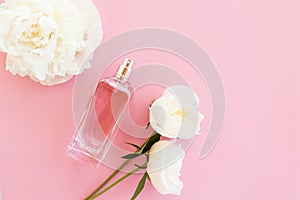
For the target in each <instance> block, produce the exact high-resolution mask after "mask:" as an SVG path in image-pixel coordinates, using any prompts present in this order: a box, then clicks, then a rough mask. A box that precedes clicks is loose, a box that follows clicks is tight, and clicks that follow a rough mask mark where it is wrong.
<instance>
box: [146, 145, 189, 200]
mask: <svg viewBox="0 0 300 200" xmlns="http://www.w3.org/2000/svg"><path fill="white" fill-rule="evenodd" d="M184 155H185V153H184V150H183V149H182V148H181V147H179V146H178V145H175V144H173V143H172V142H170V141H166V140H162V141H158V142H157V143H155V144H154V145H153V146H152V147H151V149H150V152H149V162H148V165H147V173H148V174H149V177H150V180H151V183H152V185H153V186H154V187H155V189H156V190H157V191H158V192H159V193H160V194H176V195H179V194H180V193H181V190H182V188H183V183H182V182H181V180H180V179H179V176H180V170H181V167H182V160H183V158H184Z"/></svg>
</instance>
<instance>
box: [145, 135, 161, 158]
mask: <svg viewBox="0 0 300 200" xmlns="http://www.w3.org/2000/svg"><path fill="white" fill-rule="evenodd" d="M159 140H160V135H159V134H158V133H156V132H155V134H153V135H152V136H151V137H150V138H148V140H147V142H146V143H145V145H143V147H142V153H145V152H147V151H149V150H150V148H151V147H152V145H153V144H154V143H156V142H157V141H159Z"/></svg>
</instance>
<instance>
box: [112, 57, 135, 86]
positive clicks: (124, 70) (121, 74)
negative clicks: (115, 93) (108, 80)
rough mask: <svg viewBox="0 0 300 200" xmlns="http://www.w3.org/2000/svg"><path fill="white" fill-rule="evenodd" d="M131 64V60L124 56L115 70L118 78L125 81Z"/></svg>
mask: <svg viewBox="0 0 300 200" xmlns="http://www.w3.org/2000/svg"><path fill="white" fill-rule="evenodd" d="M132 66H133V61H132V60H130V59H129V58H125V59H124V61H123V63H122V64H121V65H120V67H119V69H118V71H117V74H116V77H117V78H118V79H120V80H124V81H126V80H127V79H128V78H129V76H130V74H131V69H132Z"/></svg>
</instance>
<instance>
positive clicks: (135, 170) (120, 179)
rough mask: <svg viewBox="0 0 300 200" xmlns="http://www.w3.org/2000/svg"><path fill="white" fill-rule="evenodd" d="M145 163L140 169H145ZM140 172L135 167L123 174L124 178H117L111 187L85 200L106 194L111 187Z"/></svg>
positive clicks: (91, 199)
mask: <svg viewBox="0 0 300 200" xmlns="http://www.w3.org/2000/svg"><path fill="white" fill-rule="evenodd" d="M146 164H147V163H144V164H143V165H142V167H145V166H146ZM139 170H141V168H139V167H137V168H135V169H134V170H132V171H131V172H128V173H127V174H125V175H124V176H122V177H121V178H119V179H118V180H116V181H115V182H114V183H112V184H111V185H109V186H108V187H107V188H105V189H104V190H102V191H101V192H99V193H97V194H94V195H93V196H92V197H90V198H87V199H85V200H93V199H95V198H97V197H99V196H100V195H102V194H103V193H105V192H107V191H108V190H109V189H111V188H112V187H114V186H115V185H117V184H118V183H120V182H121V181H123V180H124V179H126V178H127V177H129V176H131V175H132V174H134V173H135V172H137V171H139Z"/></svg>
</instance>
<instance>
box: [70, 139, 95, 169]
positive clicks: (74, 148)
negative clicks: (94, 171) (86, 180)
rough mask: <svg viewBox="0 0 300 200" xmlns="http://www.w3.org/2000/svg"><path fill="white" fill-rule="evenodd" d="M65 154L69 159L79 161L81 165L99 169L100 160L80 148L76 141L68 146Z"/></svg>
mask: <svg viewBox="0 0 300 200" xmlns="http://www.w3.org/2000/svg"><path fill="white" fill-rule="evenodd" d="M66 154H67V155H68V156H70V157H71V158H73V159H75V160H77V161H80V162H81V163H83V164H88V165H91V166H93V167H95V168H97V167H99V165H100V163H101V160H98V159H96V158H95V157H94V156H93V155H92V154H91V153H90V152H89V151H87V150H85V149H84V148H82V147H81V146H80V145H79V144H78V143H77V142H76V141H73V142H72V143H70V144H69V145H68V148H67V150H66Z"/></svg>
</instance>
